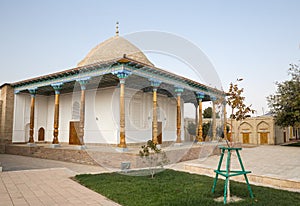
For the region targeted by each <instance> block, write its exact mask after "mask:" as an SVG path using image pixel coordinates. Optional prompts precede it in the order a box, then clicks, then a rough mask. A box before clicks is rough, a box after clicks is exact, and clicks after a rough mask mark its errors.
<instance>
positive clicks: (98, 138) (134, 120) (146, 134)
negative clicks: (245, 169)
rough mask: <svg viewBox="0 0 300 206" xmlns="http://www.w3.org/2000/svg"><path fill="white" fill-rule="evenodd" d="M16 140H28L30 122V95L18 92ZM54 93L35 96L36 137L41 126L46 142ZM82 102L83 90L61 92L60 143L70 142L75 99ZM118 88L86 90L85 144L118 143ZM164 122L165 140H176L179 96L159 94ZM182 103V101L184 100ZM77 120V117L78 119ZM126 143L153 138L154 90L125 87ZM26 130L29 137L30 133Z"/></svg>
mask: <svg viewBox="0 0 300 206" xmlns="http://www.w3.org/2000/svg"><path fill="white" fill-rule="evenodd" d="M15 97H16V101H15V107H14V108H15V112H14V115H15V116H14V126H13V128H14V129H13V142H25V141H27V139H25V130H26V129H25V128H26V125H27V127H28V124H29V122H30V99H31V97H30V95H29V94H17V95H15ZM54 99H55V97H54V95H52V96H41V95H37V96H36V104H35V128H34V140H35V141H37V140H38V129H39V128H41V127H43V128H44V129H45V141H48V142H52V140H53V124H54ZM76 101H77V102H79V103H80V91H79V92H73V93H68V94H61V95H60V109H59V113H60V115H59V135H58V139H59V142H69V124H70V121H74V120H72V107H73V103H74V102H76ZM119 101H120V100H119V88H115V87H112V88H105V89H98V90H88V91H86V105H85V106H86V107H85V108H86V110H85V136H84V141H85V143H108V144H118V143H119V120H120V117H119V114H120V113H119ZM157 102H158V106H159V108H160V109H159V110H160V114H159V115H158V116H159V118H158V121H161V122H162V124H163V129H162V133H163V134H162V136H163V141H175V140H176V99H175V98H168V97H166V96H163V95H158V101H157ZM182 105H183V102H182ZM183 108H184V107H183V106H182V139H183V137H184V129H183V128H184V124H183V123H184V118H183V116H184V115H183V114H184V109H183ZM77 121H78V119H77ZM125 128H126V142H127V143H136V142H145V141H147V140H149V139H151V138H152V93H143V92H141V91H137V90H133V89H129V88H126V87H125ZM27 133H28V131H27V132H26V135H27V137H28V136H29V135H28V134H27Z"/></svg>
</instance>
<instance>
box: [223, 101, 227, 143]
mask: <svg viewBox="0 0 300 206" xmlns="http://www.w3.org/2000/svg"><path fill="white" fill-rule="evenodd" d="M223 115H224V125H223V133H224V139H226V140H227V119H226V101H225V100H224V101H223Z"/></svg>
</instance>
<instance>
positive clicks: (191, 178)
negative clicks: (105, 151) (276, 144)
mask: <svg viewBox="0 0 300 206" xmlns="http://www.w3.org/2000/svg"><path fill="white" fill-rule="evenodd" d="M75 179H76V180H77V181H78V182H80V183H81V184H82V185H84V186H86V187H88V188H90V189H92V190H94V191H96V192H98V193H100V194H102V195H104V196H106V197H107V198H109V199H111V200H113V201H115V202H118V203H120V204H121V205H124V206H135V205H141V206H153V205H157V206H165V205H170V206H171V205H172V206H173V205H174V206H176V205H177V206H184V205H189V206H194V205H197V206H198V205H199V206H204V205H223V203H219V202H215V201H214V198H216V197H220V196H222V195H223V184H224V181H223V180H219V181H218V184H217V188H216V192H215V194H212V193H211V187H212V184H213V178H210V177H206V176H202V175H196V174H189V173H185V172H178V171H174V170H164V171H163V172H160V173H158V174H157V175H156V176H155V178H154V179H151V178H149V177H147V176H129V175H123V174H119V173H106V174H97V175H90V174H84V175H77V176H76V177H75ZM252 190H253V193H254V196H255V198H254V199H251V198H250V197H249V192H248V190H247V186H246V185H245V184H242V183H237V182H233V181H231V193H232V194H233V195H235V196H238V197H241V198H243V199H244V200H242V201H241V202H236V203H231V204H229V205H243V206H244V205H289V206H291V205H300V194H299V193H293V192H287V191H282V190H276V189H271V188H265V187H258V186H253V185H252Z"/></svg>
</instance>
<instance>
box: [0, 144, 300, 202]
mask: <svg viewBox="0 0 300 206" xmlns="http://www.w3.org/2000/svg"><path fill="white" fill-rule="evenodd" d="M299 151H300V148H299V147H284V146H259V147H253V148H243V150H242V151H241V156H242V160H243V162H244V166H245V169H246V170H251V171H252V174H251V175H255V176H257V177H260V178H262V179H268V178H274V179H277V180H282V181H286V182H289V181H290V183H291V185H288V186H292V187H293V185H294V187H296V185H297V184H299V185H300V157H299ZM232 158H233V159H232V164H233V165H232V168H237V166H238V165H237V158H236V156H235V155H233V157H232ZM218 161H219V156H210V157H208V156H206V155H205V154H203V153H202V154H200V157H199V159H197V160H192V161H188V162H181V163H177V164H174V165H171V166H170V168H172V169H177V170H183V171H189V172H195V173H199V174H205V175H214V174H213V170H214V169H216V167H217V164H218ZM0 162H1V163H2V167H3V172H2V173H1V172H0V205H1V206H2V205H5V206H6V205H107V206H112V205H118V204H116V203H114V202H112V201H111V200H108V199H107V198H105V197H104V196H102V195H100V194H97V193H95V192H93V191H91V190H89V189H87V188H85V187H83V186H81V185H80V184H78V183H76V182H75V181H73V180H71V179H70V177H73V176H75V175H76V174H82V173H101V172H109V171H107V169H106V168H102V167H99V166H89V165H83V164H76V163H69V162H61V161H54V160H46V159H38V158H32V157H23V156H17V155H7V154H0ZM268 180H269V179H268ZM250 183H251V184H252V183H253V182H251V180H250ZM264 183H265V184H262V185H267V186H271V187H273V186H274V184H273V180H272V181H267V182H264ZM272 184H273V185H272ZM274 187H276V186H274ZM284 189H286V188H284ZM290 189H291V190H293V188H290ZM293 191H298V192H300V187H299V189H297V188H294V190H293Z"/></svg>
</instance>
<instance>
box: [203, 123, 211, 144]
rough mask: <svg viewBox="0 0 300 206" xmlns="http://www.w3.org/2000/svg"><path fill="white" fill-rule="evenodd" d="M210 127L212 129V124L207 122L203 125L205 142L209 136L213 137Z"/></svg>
mask: <svg viewBox="0 0 300 206" xmlns="http://www.w3.org/2000/svg"><path fill="white" fill-rule="evenodd" d="M210 127H211V122H207V123H203V124H202V136H203V140H205V139H206V137H207V136H212V131H211V128H210Z"/></svg>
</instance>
